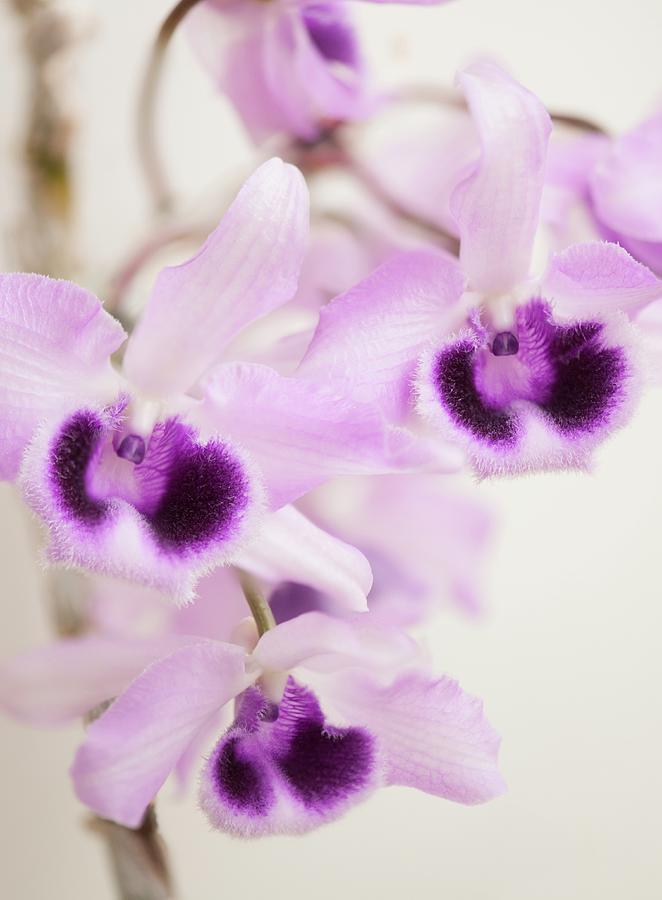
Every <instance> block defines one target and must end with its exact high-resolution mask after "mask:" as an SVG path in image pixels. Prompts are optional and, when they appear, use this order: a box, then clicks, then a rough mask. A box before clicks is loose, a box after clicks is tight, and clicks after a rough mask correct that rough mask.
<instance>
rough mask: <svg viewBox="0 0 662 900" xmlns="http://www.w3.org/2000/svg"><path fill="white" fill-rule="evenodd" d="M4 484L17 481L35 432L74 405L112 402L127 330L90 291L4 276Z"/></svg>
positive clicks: (0, 367)
mask: <svg viewBox="0 0 662 900" xmlns="http://www.w3.org/2000/svg"><path fill="white" fill-rule="evenodd" d="M0 330H1V335H0V478H3V479H13V478H15V477H16V475H17V473H18V468H19V465H20V460H21V455H22V453H23V450H24V449H25V447H26V445H27V443H28V441H29V440H30V438H31V437H32V434H33V433H34V430H35V428H36V426H37V425H38V424H39V422H41V421H42V420H43V419H46V418H48V417H49V416H52V415H53V414H54V413H57V411H58V410H59V408H60V407H61V406H62V405H66V404H67V403H71V400H72V398H73V397H82V398H86V397H95V396H99V395H100V396H101V397H104V396H112V393H113V392H114V391H115V389H116V384H117V380H116V377H115V376H114V375H113V371H112V369H111V366H110V355H111V353H113V351H115V350H117V348H118V347H119V346H120V344H121V343H122V341H123V340H124V338H125V336H126V335H125V334H124V330H123V328H122V326H121V325H120V324H119V322H116V321H115V319H113V318H112V317H111V316H109V315H108V313H106V312H104V310H103V308H102V306H101V303H100V302H99V300H97V298H96V297H95V296H94V295H93V294H91V293H89V291H86V290H84V289H83V288H81V287H78V285H76V284H72V283H71V282H69V281H58V280H56V279H53V278H46V277H45V276H43V275H21V274H19V275H0Z"/></svg>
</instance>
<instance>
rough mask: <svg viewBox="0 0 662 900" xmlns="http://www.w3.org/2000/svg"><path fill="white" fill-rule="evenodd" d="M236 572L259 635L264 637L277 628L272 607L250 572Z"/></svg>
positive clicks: (241, 570) (240, 570) (238, 570)
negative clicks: (267, 632) (266, 633)
mask: <svg viewBox="0 0 662 900" xmlns="http://www.w3.org/2000/svg"><path fill="white" fill-rule="evenodd" d="M236 572H237V578H238V579H239V584H240V585H241V589H242V591H243V592H244V597H245V598H246V603H248V606H249V608H250V611H251V615H252V616H253V618H254V619H255V624H256V626H257V633H258V634H259V636H260V637H262V635H263V634H264V633H265V632H266V631H269V630H270V629H272V628H275V627H276V620H275V619H274V614H273V613H272V612H271V607H270V606H269V604H268V603H267V601H266V600H265V599H264V596H263V595H262V592H261V591H260V589H259V588H258V586H257V584H256V583H255V580H254V578H253V577H252V576H251V575H249V574H248V572H244V571H243V569H237V570H236Z"/></svg>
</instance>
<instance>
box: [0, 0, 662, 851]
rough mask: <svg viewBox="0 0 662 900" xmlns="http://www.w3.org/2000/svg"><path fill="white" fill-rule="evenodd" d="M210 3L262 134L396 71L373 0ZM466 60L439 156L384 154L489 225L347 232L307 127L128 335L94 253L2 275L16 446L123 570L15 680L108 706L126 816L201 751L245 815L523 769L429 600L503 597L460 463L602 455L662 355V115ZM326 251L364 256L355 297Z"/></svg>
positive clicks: (99, 571) (316, 129)
mask: <svg viewBox="0 0 662 900" xmlns="http://www.w3.org/2000/svg"><path fill="white" fill-rule="evenodd" d="M188 19H189V20H190V21H188V22H187V26H188V25H190V28H189V31H190V35H191V38H192V40H193V43H194V46H195V47H196V48H197V49H198V51H199V53H200V56H201V58H202V60H203V62H204V63H205V65H206V66H207V67H208V68H209V69H210V71H211V72H212V74H213V75H214V77H215V78H216V79H217V81H218V83H219V86H220V87H221V88H222V90H223V91H224V92H225V94H226V95H227V96H228V97H229V98H230V100H231V101H232V102H233V104H234V105H235V107H236V110H237V112H238V114H239V116H240V117H241V118H242V120H243V121H244V123H245V125H246V127H247V129H248V131H249V132H250V134H251V136H252V137H253V138H255V139H256V140H257V139H259V140H262V139H263V138H265V137H267V136H271V135H273V134H286V135H289V136H291V137H295V138H297V139H299V140H301V141H303V142H307V143H308V144H310V145H311V146H312V145H314V143H315V142H316V141H318V140H324V139H326V137H327V135H328V133H329V130H330V129H333V127H336V126H337V124H338V123H341V124H342V123H346V122H348V121H355V120H362V119H365V118H366V117H367V116H369V115H373V114H378V111H379V109H380V108H383V106H384V105H385V104H387V102H388V100H387V98H384V97H378V96H377V94H376V92H375V91H374V90H373V89H372V87H371V83H370V81H369V78H368V74H367V69H366V66H365V64H364V62H363V58H362V55H361V52H360V47H359V42H358V40H357V37H356V34H355V33H354V31H353V30H352V27H351V23H350V21H349V19H348V16H347V12H346V7H345V5H344V4H341V3H335V2H334V3H331V2H324V3H322V2H313V3H305V2H304V3H298V4H295V3H285V2H280V0H274V2H270V3H264V2H260V0H232V2H217V0H206V2H202V3H199V4H197V5H195V6H194V7H193V9H192V10H191V12H190V13H189V16H188ZM458 84H459V87H460V89H461V91H462V93H463V97H464V101H465V105H460V106H458V108H457V110H456V113H457V115H456V116H455V118H454V123H453V125H452V126H449V125H447V123H445V125H444V128H443V129H442V131H441V133H440V134H439V135H436V136H435V139H434V141H430V143H429V145H427V146H426V145H425V143H424V142H422V143H421V144H420V146H418V148H417V151H416V160H417V164H416V166H412V167H410V168H408V167H407V164H406V154H404V155H402V154H399V153H396V154H393V155H392V157H391V158H397V159H398V161H399V162H398V171H397V173H394V172H392V171H390V170H389V169H388V167H385V166H383V167H382V168H381V169H380V167H379V163H378V162H377V161H376V162H375V177H376V178H378V179H381V180H382V183H383V189H384V191H386V192H388V191H391V192H392V193H393V196H397V199H398V203H399V204H400V205H401V206H402V207H404V208H408V209H409V210H411V212H412V214H413V215H416V214H417V213H419V212H421V211H423V212H424V213H425V216H426V218H427V219H428V220H431V219H434V220H435V221H436V223H437V224H438V227H439V230H440V231H442V230H443V232H444V233H446V234H448V235H451V236H452V237H453V238H454V239H456V241H457V243H458V246H459V254H457V255H456V254H453V253H451V252H450V251H449V250H447V249H443V248H440V247H439V246H438V245H435V244H434V242H433V241H431V240H428V239H423V238H421V239H419V240H417V241H416V244H415V246H412V245H411V241H410V240H409V239H404V238H403V240H402V243H401V244H400V246H398V239H397V235H396V236H395V237H394V236H393V234H392V233H390V234H389V239H388V240H387V241H386V240H384V241H374V240H373V241H368V240H366V241H365V242H364V243H363V244H362V243H361V241H362V236H361V235H360V234H355V235H353V237H352V243H353V246H352V247H351V248H350V249H348V246H347V243H346V242H343V243H342V244H338V245H337V246H334V247H333V248H329V247H327V246H326V245H325V242H324V235H323V234H322V233H321V232H318V231H316V227H315V226H313V228H312V231H311V229H310V227H309V197H308V189H307V185H306V181H305V179H304V177H303V176H302V174H301V172H300V171H299V170H298V169H297V168H296V167H294V166H293V165H291V164H288V163H285V162H282V161H281V160H280V159H277V158H274V159H270V160H268V161H267V162H265V163H263V164H262V165H260V166H259V168H257V170H256V171H255V173H254V174H253V175H252V176H251V177H250V178H249V179H248V180H247V181H246V183H245V184H244V186H243V187H242V188H241V190H240V191H239V193H238V195H237V197H236V199H235V200H234V202H233V203H232V205H231V206H230V208H229V210H228V211H227V212H226V213H225V215H224V216H223V218H222V219H221V221H220V224H219V225H218V227H217V228H216V229H215V230H214V231H213V232H212V234H211V235H210V236H209V237H208V239H207V240H206V242H205V243H204V245H203V246H202V248H201V249H200V250H199V252H198V253H197V254H196V255H195V256H193V257H192V258H191V259H190V260H188V261H187V262H185V263H183V264H181V265H177V266H173V267H168V268H165V269H163V270H162V271H161V273H160V274H159V275H158V277H157V279H156V282H155V284H154V288H153V291H152V293H151V295H150V297H149V298H148V300H147V303H146V305H145V307H144V310H143V312H142V314H141V316H140V319H139V321H138V322H137V324H136V326H135V328H134V329H133V330H132V333H131V334H130V336H129V337H128V340H126V338H127V335H126V334H125V332H124V329H123V327H122V326H121V325H120V324H119V322H118V321H116V320H115V319H114V318H113V317H112V316H111V315H110V314H109V313H108V312H106V311H105V310H104V309H103V307H102V304H101V302H100V301H99V300H98V299H97V298H96V297H95V296H93V295H92V294H91V293H90V292H89V291H87V290H85V289H84V288H82V287H79V286H77V285H76V284H73V283H70V282H66V281H59V280H54V279H51V278H49V277H47V276H45V275H35V274H8V275H3V276H1V277H0V437H1V441H2V453H1V456H0V472H1V474H2V477H3V478H4V479H5V480H7V481H12V482H14V483H15V484H16V485H17V486H18V487H19V489H20V490H21V491H22V493H23V496H24V498H25V501H26V503H27V504H28V505H29V507H30V508H31V509H32V510H33V511H34V513H35V514H36V516H37V517H38V518H39V519H40V520H41V522H43V524H44V526H45V529H46V531H47V533H48V545H47V548H46V550H45V557H46V559H47V561H48V563H50V564H55V565H59V566H67V567H73V568H75V569H77V570H80V571H82V572H85V573H88V574H89V597H88V602H87V611H86V615H87V630H86V632H85V633H84V634H82V635H77V636H74V637H70V638H67V639H61V640H58V641H57V642H55V643H53V644H52V645H50V646H47V647H43V648H39V649H35V650H32V651H29V652H27V653H24V654H22V655H21V656H19V657H16V658H14V659H12V660H8V661H5V662H4V663H3V664H2V666H1V669H0V703H1V705H2V707H3V708H4V709H5V710H6V711H8V712H9V713H11V714H12V715H15V716H17V717H19V718H22V719H24V720H26V721H30V722H35V723H41V724H57V723H61V722H64V721H67V720H70V719H75V718H77V717H83V716H86V715H88V714H90V713H91V712H93V711H95V712H94V715H93V716H91V717H90V718H92V721H91V724H89V725H88V727H87V729H86V731H85V735H84V737H83V740H82V743H81V745H80V747H79V748H78V751H77V753H76V756H75V760H74V762H73V765H72V769H71V775H72V779H73V784H74V788H75V791H76V793H77V795H78V797H79V798H80V800H81V801H82V802H83V803H84V804H86V805H87V806H88V807H89V808H90V809H91V810H93V811H95V812H96V813H97V814H98V815H100V816H103V817H105V818H107V819H111V820H113V821H115V822H118V823H121V824H123V825H125V826H128V827H137V826H138V825H139V824H140V822H141V821H142V819H143V817H144V815H145V812H146V810H147V809H148V807H149V805H150V804H151V803H152V801H153V800H154V798H155V796H156V795H157V793H158V791H159V790H160V788H161V787H162V785H163V784H164V783H165V782H166V780H167V779H168V777H169V776H170V775H171V774H174V775H175V776H176V777H178V778H180V779H182V780H184V781H186V780H188V779H189V777H190V773H191V772H192V771H193V770H197V771H198V772H199V773H200V774H199V788H198V790H199V802H200V806H201V808H202V810H203V811H204V813H205V814H206V816H207V817H208V819H209V821H210V822H211V824H212V825H213V826H214V827H215V828H218V829H220V830H222V831H226V832H230V833H232V834H237V835H243V836H259V835H266V834H275V833H281V834H282V833H299V832H303V831H306V830H309V829H311V828H314V827H316V826H318V825H320V824H322V823H324V822H327V821H329V820H331V819H334V818H336V817H338V816H339V815H340V814H342V813H344V812H345V811H346V810H347V809H348V808H350V807H351V806H352V805H354V804H356V803H358V802H359V801H361V800H363V799H364V798H365V797H367V796H368V795H369V794H370V793H371V792H372V791H373V790H375V789H376V788H377V787H380V786H385V785H390V784H400V785H408V786H410V787H415V788H418V789H420V790H423V791H426V792H428V793H431V794H434V795H437V796H440V797H444V798H446V799H450V800H454V801H458V802H461V803H468V804H473V803H480V802H484V801H487V800H490V799H492V798H494V797H496V796H497V795H499V794H500V793H501V792H502V791H503V790H504V782H503V779H502V776H501V774H500V772H499V769H498V761H497V755H498V746H499V739H498V736H497V734H496V732H495V731H494V729H493V728H492V726H491V724H490V723H489V722H488V721H487V719H486V717H485V714H484V712H483V709H482V704H481V703H480V701H479V700H478V699H476V698H475V697H473V696H471V695H469V694H467V693H465V692H464V691H463V690H462V688H461V687H460V686H459V685H458V684H457V682H455V681H453V680H452V679H450V678H449V677H447V676H445V675H442V676H440V675H438V674H435V673H434V672H433V671H432V670H431V668H430V665H429V661H428V659H427V656H426V653H425V651H424V649H423V648H422V647H421V645H419V643H418V642H417V641H416V640H414V638H413V637H412V636H411V634H410V630H411V629H412V628H415V629H416V628H418V629H420V627H421V626H424V624H425V622H426V621H427V620H428V619H429V617H430V616H432V615H433V614H434V613H435V611H436V610H437V608H438V606H439V603H438V601H439V600H440V599H449V598H450V599H451V600H452V601H453V602H455V603H456V604H457V605H459V606H461V607H463V608H465V609H474V608H475V607H476V606H477V605H478V602H479V601H478V597H477V592H478V588H477V571H478V569H479V568H480V563H481V560H482V555H483V551H484V547H485V539H486V537H487V534H488V533H489V530H490V520H489V516H488V515H487V513H486V511H485V510H484V509H483V507H482V505H481V504H480V503H478V502H477V501H475V500H473V499H468V498H467V497H466V496H464V495H462V494H460V493H458V492H457V491H456V490H455V488H454V487H453V485H452V475H453V473H455V472H457V471H459V470H460V469H461V468H462V467H464V466H465V465H468V466H469V467H471V469H472V470H473V471H474V472H475V473H476V474H477V475H478V476H479V477H481V478H482V477H486V476H499V475H502V474H510V475H513V474H518V473H523V472H538V471H545V470H555V469H573V468H574V469H586V468H588V467H589V465H590V463H591V458H592V454H593V451H594V450H595V448H596V447H597V446H598V445H599V444H600V443H601V442H602V441H604V440H605V439H606V438H607V437H608V436H609V435H610V434H611V433H612V432H613V431H614V430H615V429H616V428H618V427H621V426H623V425H625V424H626V423H627V422H628V419H629V417H630V416H631V414H632V410H633V408H634V406H635V403H636V401H637V399H638V397H639V394H640V392H641V389H642V386H643V385H644V384H645V379H646V377H649V376H650V374H651V373H652V374H655V373H654V368H655V364H656V353H659V346H658V345H657V344H656V342H657V341H659V340H660V339H662V282H661V281H660V280H659V278H658V275H662V114H658V115H657V116H656V117H653V118H652V119H650V120H649V121H647V122H645V123H644V124H643V125H641V126H639V127H638V128H636V129H635V130H634V131H632V132H631V133H629V134H626V135H625V136H623V137H621V138H617V139H610V138H608V137H607V136H605V135H604V134H602V133H597V132H595V133H593V132H592V133H582V134H580V136H577V135H576V133H571V134H568V133H565V132H564V133H562V134H560V135H559V136H558V137H557V136H555V135H554V134H553V133H552V122H551V119H550V116H549V115H548V113H547V111H546V110H545V108H544V106H543V105H542V103H541V102H540V101H539V100H538V99H537V98H536V97H535V96H534V95H533V94H531V93H530V92H529V91H528V90H527V89H526V88H524V87H523V86H522V85H521V84H519V83H518V82H517V81H515V80H514V79H513V78H512V77H511V76H510V75H509V74H508V73H507V72H505V71H504V70H503V69H501V68H500V67H498V66H497V65H495V64H493V63H490V62H480V63H476V64H474V65H472V66H470V67H469V68H467V69H466V70H464V71H463V72H462V73H461V74H460V75H459V79H458ZM421 140H423V139H421ZM426 154H427V156H426ZM422 160H427V162H426V164H423V163H422ZM356 245H358V248H357V246H356ZM325 253H328V254H329V256H328V257H327V260H326V263H327V270H328V269H329V268H334V269H336V274H337V273H338V272H339V273H340V276H339V277H341V278H342V273H343V272H348V271H351V272H352V273H353V275H354V276H355V279H354V280H355V281H356V283H353V284H348V285H345V287H346V289H343V290H342V291H341V292H340V293H339V294H338V295H337V296H335V297H334V298H333V299H330V300H329V299H328V298H327V297H326V296H324V291H322V290H320V288H319V283H318V280H319V279H318V280H317V281H316V276H317V274H318V269H317V268H316V266H317V265H319V261H320V258H321V257H323V256H324V254H325ZM302 267H303V271H304V273H305V277H303V278H301V279H300V277H299V276H300V274H301V272H302ZM299 309H302V310H305V311H306V313H307V314H310V312H311V310H312V311H313V313H314V315H313V317H312V324H311V326H310V327H305V328H303V329H301V328H298V330H293V331H292V333H291V334H289V335H287V336H286V337H285V338H279V340H278V341H275V340H274V341H273V342H272V344H270V345H268V346H267V347H263V348H262V350H261V352H260V353H259V354H257V356H258V357H259V358H256V354H255V352H251V353H246V354H245V358H242V355H241V347H242V346H244V345H246V344H247V343H249V342H246V341H244V344H242V340H243V339H244V338H245V336H246V335H247V334H250V332H251V329H254V328H255V323H257V322H258V320H260V321H262V320H264V322H265V323H266V325H267V328H268V323H269V317H270V316H272V317H273V316H275V315H282V311H285V310H290V311H292V310H294V311H295V312H296V311H297V310H299ZM277 311H279V312H277ZM309 318H310V316H309ZM281 321H285V319H281ZM292 321H293V322H294V321H295V317H293V318H292ZM306 321H308V319H307V320H306ZM119 354H121V357H120V355H119ZM120 359H121V361H120ZM331 497H332V498H333V502H330V498H331ZM168 601H171V602H168Z"/></svg>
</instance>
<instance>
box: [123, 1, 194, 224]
mask: <svg viewBox="0 0 662 900" xmlns="http://www.w3.org/2000/svg"><path fill="white" fill-rule="evenodd" d="M199 2H200V0H179V3H177V5H176V6H175V7H173V9H172V10H171V11H170V12H169V13H168V15H167V16H166V18H165V19H164V21H163V24H162V25H161V27H160V29H159V33H158V34H157V36H156V40H155V41H154V44H153V46H152V52H151V54H150V57H149V61H148V63H147V68H146V70H145V75H144V78H143V83H142V88H141V91H140V98H139V101H138V154H139V157H140V161H141V164H142V168H143V172H144V175H145V181H146V182H147V186H148V188H149V192H150V194H151V196H152V200H153V203H154V207H155V209H156V210H157V212H159V213H163V212H167V211H168V210H169V209H170V208H171V207H172V204H173V196H172V192H171V190H170V187H169V185H168V180H167V177H166V174H165V168H164V165H163V162H162V160H161V155H160V153H159V150H158V141H157V140H156V110H157V99H158V92H159V87H160V85H161V76H162V73H163V63H164V60H165V53H166V50H167V49H168V46H169V44H170V41H171V39H172V36H173V34H174V33H175V31H176V30H177V28H178V27H179V25H180V24H181V22H182V21H183V20H184V18H185V17H186V16H187V15H188V13H189V12H190V11H191V9H193V7H194V6H196V5H197V4H198V3H199Z"/></svg>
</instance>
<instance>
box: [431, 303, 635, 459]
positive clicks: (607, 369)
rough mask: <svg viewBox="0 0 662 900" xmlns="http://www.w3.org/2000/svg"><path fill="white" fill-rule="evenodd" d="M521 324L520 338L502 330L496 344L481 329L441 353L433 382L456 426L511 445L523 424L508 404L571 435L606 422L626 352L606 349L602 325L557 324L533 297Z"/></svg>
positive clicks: (618, 396)
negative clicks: (525, 407)
mask: <svg viewBox="0 0 662 900" xmlns="http://www.w3.org/2000/svg"><path fill="white" fill-rule="evenodd" d="M516 326H517V334H514V333H512V332H500V333H498V334H497V335H495V336H494V338H493V339H492V341H491V343H489V342H488V339H487V336H486V335H484V334H482V335H481V334H479V333H478V331H477V332H476V336H475V338H462V339H460V340H458V341H457V342H456V343H454V344H451V345H449V346H447V347H445V348H444V349H443V350H442V351H441V352H440V353H439V355H438V356H437V358H436V361H435V365H434V370H433V378H434V381H435V385H436V388H437V391H438V396H439V399H440V401H441V402H442V404H443V405H444V407H445V408H446V410H447V412H448V414H449V416H450V417H451V419H452V420H453V421H454V422H455V424H456V425H458V426H459V427H460V428H462V429H464V430H466V431H468V432H470V433H471V434H473V435H474V436H476V437H478V438H479V439H481V440H482V441H485V442H486V443H489V444H492V445H495V446H507V445H509V444H510V445H512V444H513V443H515V442H516V440H517V437H518V434H519V430H520V419H519V414H518V413H517V412H515V411H514V409H513V408H512V407H511V404H512V403H513V401H516V400H526V401H529V402H532V403H534V404H535V405H536V406H537V407H538V408H539V409H540V410H542V411H543V412H544V413H545V415H546V417H547V418H548V419H549V420H550V422H551V423H553V425H554V427H555V428H556V429H557V430H558V431H560V432H561V433H563V434H565V435H566V436H571V435H574V434H577V433H580V432H590V431H593V430H595V429H596V428H599V427H600V426H602V425H606V424H607V421H608V419H609V417H610V415H611V413H612V411H613V409H614V408H615V407H616V406H617V405H618V403H619V402H620V399H621V397H622V395H623V391H622V385H623V380H624V378H625V377H626V374H627V362H626V357H625V353H624V351H623V350H622V349H621V348H619V347H607V346H605V344H604V340H603V331H604V327H603V325H602V324H601V323H600V322H575V323H573V324H570V325H559V324H557V323H555V322H554V321H553V320H552V317H551V310H550V307H549V305H548V304H547V303H545V302H544V301H541V300H538V299H534V300H531V301H529V302H528V303H527V304H525V305H524V306H522V307H520V308H519V309H518V310H517V314H516ZM490 351H491V352H490ZM495 357H496V359H495Z"/></svg>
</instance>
